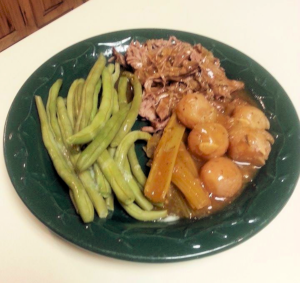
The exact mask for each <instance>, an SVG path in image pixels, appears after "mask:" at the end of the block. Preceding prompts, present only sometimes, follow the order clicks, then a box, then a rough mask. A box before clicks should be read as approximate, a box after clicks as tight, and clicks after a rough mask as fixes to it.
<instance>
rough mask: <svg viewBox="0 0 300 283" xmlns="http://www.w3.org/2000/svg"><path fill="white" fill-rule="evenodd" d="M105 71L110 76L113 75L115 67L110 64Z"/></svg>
mask: <svg viewBox="0 0 300 283" xmlns="http://www.w3.org/2000/svg"><path fill="white" fill-rule="evenodd" d="M107 69H108V71H109V72H110V74H113V72H114V70H115V65H114V64H112V63H110V64H108V65H107Z"/></svg>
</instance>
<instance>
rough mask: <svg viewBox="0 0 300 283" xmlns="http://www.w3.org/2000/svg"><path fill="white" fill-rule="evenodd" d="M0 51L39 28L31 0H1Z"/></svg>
mask: <svg viewBox="0 0 300 283" xmlns="http://www.w3.org/2000/svg"><path fill="white" fill-rule="evenodd" d="M0 9H1V12H0V14H1V23H0V24H1V25H2V22H4V23H6V24H4V26H3V29H1V35H3V36H1V39H0V52H1V51H2V50H4V49H5V48H7V47H8V46H10V45H12V44H13V43H15V42H17V41H19V40H21V39H22V38H24V37H25V36H27V35H29V34H31V33H32V32H34V31H36V30H37V26H36V24H35V21H34V17H33V13H32V10H31V5H30V2H29V0H0Z"/></svg>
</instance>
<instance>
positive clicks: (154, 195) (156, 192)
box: [144, 113, 185, 203]
mask: <svg viewBox="0 0 300 283" xmlns="http://www.w3.org/2000/svg"><path fill="white" fill-rule="evenodd" d="M184 131H185V127H184V126H183V125H182V124H180V123H179V122H178V120H177V117H176V114H175V113H174V114H173V115H172V117H171V118H170V121H169V122H168V124H167V126H166V128H165V129H164V132H163V135H162V137H161V139H160V141H159V143H158V146H157V148H156V150H155V154H154V160H153V163H152V166H151V170H150V174H149V176H148V179H147V182H146V185H145V190H144V194H145V196H146V197H147V198H148V199H149V200H151V201H152V202H154V203H156V202H164V200H165V196H166V194H167V192H168V190H169V188H170V184H171V179H172V172H173V168H174V164H175V161H176V157H177V153H178V149H179V145H180V142H181V140H182V136H183V134H184Z"/></svg>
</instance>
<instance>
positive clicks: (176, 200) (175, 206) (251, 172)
mask: <svg viewBox="0 0 300 283" xmlns="http://www.w3.org/2000/svg"><path fill="white" fill-rule="evenodd" d="M210 103H211V104H212V105H213V106H214V107H215V108H216V109H217V110H218V111H217V113H218V114H217V119H216V122H217V123H219V124H221V125H222V126H224V127H225V128H226V129H228V130H229V129H230V128H232V127H234V126H235V125H234V124H235V122H234V121H233V119H232V118H231V115H232V113H233V111H234V110H235V109H236V108H237V107H238V106H241V105H252V106H255V107H257V105H256V103H255V102H254V101H253V100H252V99H251V98H250V97H249V94H248V93H247V92H246V91H245V90H240V91H236V92H234V93H232V98H231V99H226V100H223V101H220V100H218V101H211V102H210ZM190 153H191V151H190ZM192 157H193V159H194V161H195V164H196V166H197V169H198V171H200V169H201V168H202V167H203V165H204V164H205V163H206V162H207V161H206V160H204V159H202V158H199V157H196V156H194V155H192ZM225 157H226V154H225ZM235 164H236V165H237V166H238V168H239V170H240V172H241V174H242V183H243V185H242V187H241V189H239V191H238V192H237V193H236V194H235V195H233V196H232V197H217V196H214V195H213V194H212V193H210V199H211V205H209V206H208V207H204V208H202V209H200V210H193V209H191V207H190V206H189V205H188V203H187V202H186V201H185V199H184V196H183V195H182V193H181V192H180V191H179V190H178V189H177V188H176V187H175V186H174V185H172V186H171V188H170V191H169V194H168V196H167V200H166V202H165V204H164V206H165V208H166V209H167V210H168V214H169V215H177V216H179V217H181V218H191V219H192V218H198V219H199V218H203V217H205V216H208V215H210V214H212V213H215V212H217V211H219V210H221V209H223V208H224V207H225V206H227V205H229V204H230V203H231V202H232V201H234V200H235V199H236V198H237V197H238V196H239V195H240V194H241V192H242V191H243V189H244V188H245V187H246V185H247V183H249V182H252V181H253V179H254V177H255V175H256V173H257V171H258V170H259V169H260V167H259V166H255V165H253V164H251V163H249V162H248V163H247V162H235ZM202 185H203V187H204V188H205V186H204V184H203V183H202Z"/></svg>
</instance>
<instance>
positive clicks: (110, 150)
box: [107, 147, 117, 158]
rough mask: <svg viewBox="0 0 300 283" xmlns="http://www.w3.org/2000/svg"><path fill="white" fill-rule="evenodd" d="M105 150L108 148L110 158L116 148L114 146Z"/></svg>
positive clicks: (113, 155)
mask: <svg viewBox="0 0 300 283" xmlns="http://www.w3.org/2000/svg"><path fill="white" fill-rule="evenodd" d="M107 150H108V152H109V154H110V156H111V157H112V158H114V157H115V153H116V150H117V149H116V148H115V147H109V148H108V149H107Z"/></svg>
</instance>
